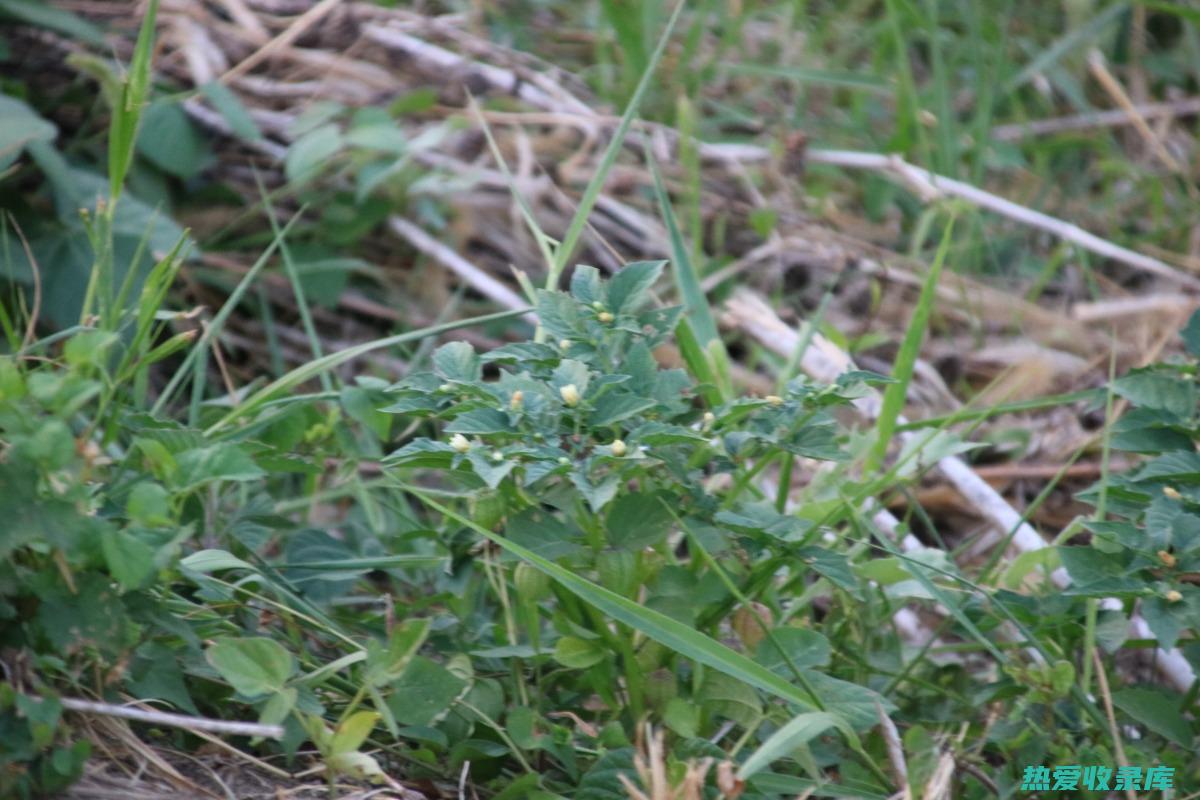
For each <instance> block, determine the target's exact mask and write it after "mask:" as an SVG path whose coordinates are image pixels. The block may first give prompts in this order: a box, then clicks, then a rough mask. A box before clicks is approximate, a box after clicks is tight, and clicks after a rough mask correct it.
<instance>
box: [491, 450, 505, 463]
mask: <svg viewBox="0 0 1200 800" xmlns="http://www.w3.org/2000/svg"><path fill="white" fill-rule="evenodd" d="M503 460H504V453H501V452H500V451H499V450H493V451H492V461H503Z"/></svg>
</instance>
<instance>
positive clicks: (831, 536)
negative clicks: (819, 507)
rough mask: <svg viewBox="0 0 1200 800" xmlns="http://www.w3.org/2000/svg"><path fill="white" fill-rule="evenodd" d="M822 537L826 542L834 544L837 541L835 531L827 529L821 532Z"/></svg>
mask: <svg viewBox="0 0 1200 800" xmlns="http://www.w3.org/2000/svg"><path fill="white" fill-rule="evenodd" d="M821 539H822V540H824V542H825V544H833V543H834V542H836V541H837V534H835V533H834V532H833V531H825V532H824V533H822V534H821Z"/></svg>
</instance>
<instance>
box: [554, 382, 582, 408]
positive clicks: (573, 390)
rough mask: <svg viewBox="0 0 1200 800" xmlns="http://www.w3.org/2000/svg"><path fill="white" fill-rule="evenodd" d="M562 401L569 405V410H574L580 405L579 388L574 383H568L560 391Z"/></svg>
mask: <svg viewBox="0 0 1200 800" xmlns="http://www.w3.org/2000/svg"><path fill="white" fill-rule="evenodd" d="M558 393H559V395H560V396H561V397H562V401H563V402H564V403H566V404H567V407H568V408H574V407H575V406H577V405H579V387H578V386H576V385H575V384H573V383H568V384H567V385H566V386H563V387H562V388H560V389H559V390H558Z"/></svg>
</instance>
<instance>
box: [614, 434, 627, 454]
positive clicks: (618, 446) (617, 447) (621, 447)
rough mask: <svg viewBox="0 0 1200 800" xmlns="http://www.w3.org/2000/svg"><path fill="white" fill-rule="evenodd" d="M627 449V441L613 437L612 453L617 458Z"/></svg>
mask: <svg viewBox="0 0 1200 800" xmlns="http://www.w3.org/2000/svg"><path fill="white" fill-rule="evenodd" d="M626 449H627V448H626V447H625V442H623V441H621V440H620V439H613V443H612V454H613V455H614V456H616V457H617V458H620V457H621V456H623V455H625V450H626Z"/></svg>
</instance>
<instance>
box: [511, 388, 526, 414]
mask: <svg viewBox="0 0 1200 800" xmlns="http://www.w3.org/2000/svg"><path fill="white" fill-rule="evenodd" d="M524 402H525V393H524V392H522V391H521V390H520V389H517V390H516V391H515V392H513V393H512V399H511V400H509V401H508V407H509V408H511V409H512V410H513V411H518V410H520V408H521V405H522V404H523V403H524Z"/></svg>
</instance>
